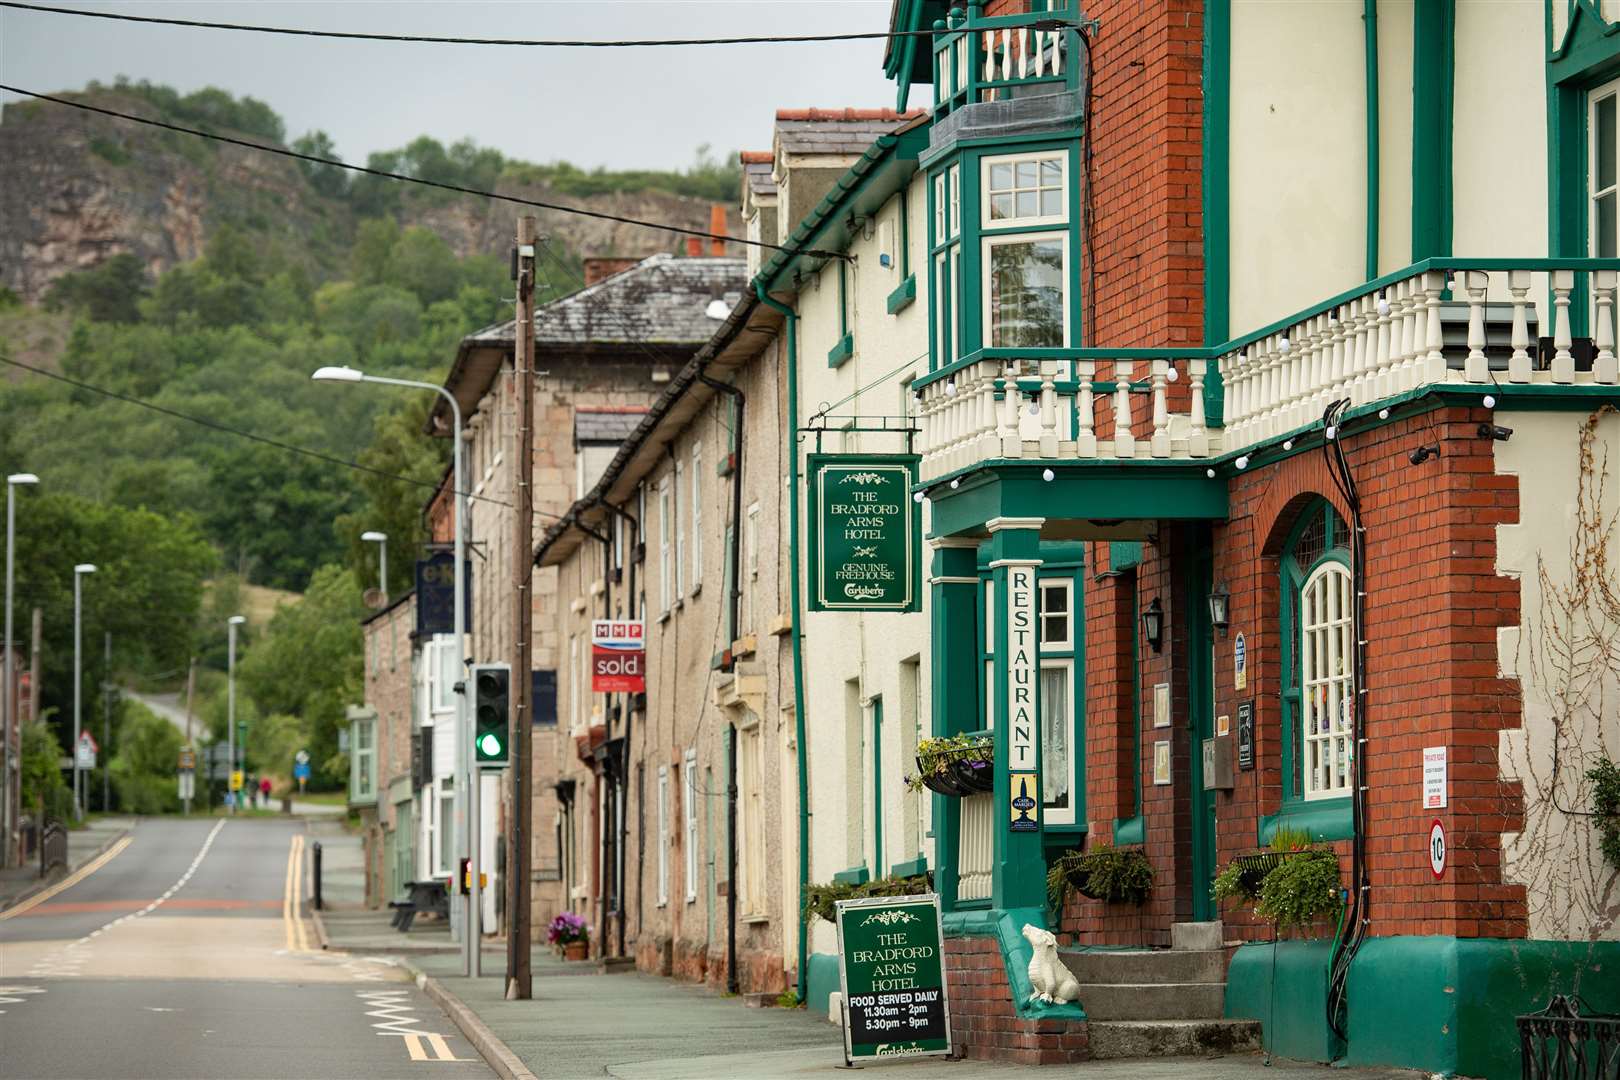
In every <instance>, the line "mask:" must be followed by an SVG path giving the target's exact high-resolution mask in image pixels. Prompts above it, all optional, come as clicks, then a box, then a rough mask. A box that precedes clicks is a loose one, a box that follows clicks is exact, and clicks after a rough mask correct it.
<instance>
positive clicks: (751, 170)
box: [741, 150, 776, 196]
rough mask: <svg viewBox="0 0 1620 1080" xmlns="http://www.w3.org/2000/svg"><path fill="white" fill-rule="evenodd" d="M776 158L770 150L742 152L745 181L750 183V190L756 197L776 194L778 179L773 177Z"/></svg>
mask: <svg viewBox="0 0 1620 1080" xmlns="http://www.w3.org/2000/svg"><path fill="white" fill-rule="evenodd" d="M775 158H776V155H775V154H773V153H772V152H771V151H769V150H744V151H743V152H742V155H741V159H742V170H743V179H745V180H747V181H748V190H749V191H751V192H753V193H754V195H755V196H760V195H775V194H776V177H775V176H774V175H772V172H773V170H774V169H775V164H774V162H775Z"/></svg>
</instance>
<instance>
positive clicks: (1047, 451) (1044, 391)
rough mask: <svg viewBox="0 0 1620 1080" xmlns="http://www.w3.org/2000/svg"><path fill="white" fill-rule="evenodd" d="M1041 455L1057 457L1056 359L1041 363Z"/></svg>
mask: <svg viewBox="0 0 1620 1080" xmlns="http://www.w3.org/2000/svg"><path fill="white" fill-rule="evenodd" d="M1040 367H1041V457H1043V458H1053V457H1057V450H1058V433H1057V387H1056V386H1054V385H1053V379H1054V378H1055V377H1056V375H1057V361H1056V360H1042V361H1041V364H1040Z"/></svg>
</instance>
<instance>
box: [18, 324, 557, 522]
mask: <svg viewBox="0 0 1620 1080" xmlns="http://www.w3.org/2000/svg"><path fill="white" fill-rule="evenodd" d="M0 363H5V364H10V365H11V366H12V367H15V368H22V369H23V370H24V371H31V372H33V373H34V374H35V375H43V376H45V378H47V379H55V380H56V381H57V382H61V383H66V384H67V385H69V386H71V387H74V388H76V389H79V390H88V391H89V392H90V393H92V394H100V395H102V396H103V397H109V398H112V399H113V400H114V401H122V402H124V403H126V404H129V405H138V406H140V407H141V408H143V409H150V410H152V411H153V412H155V413H162V414H163V415H164V416H169V417H173V418H174V419H176V420H184V421H186V422H187V423H188V424H196V425H198V426H199V427H205V428H209V429H211V430H213V431H218V432H221V433H222V434H226V435H235V436H237V437H238V438H242V439H248V440H250V441H252V442H256V443H263V444H264V445H265V446H272V447H275V448H276V449H277V450H285V451H287V452H288V453H291V454H301V455H303V456H304V457H309V458H314V459H315V460H317V461H324V462H326V463H327V464H328V465H341V466H343V467H344V468H346V469H354V470H356V471H358V472H363V473H370V474H371V475H373V476H380V477H382V478H383V479H385V480H398V481H400V482H401V483H406V484H412V485H414V486H416V487H423V488H431V489H432V490H434V491H438V490H439V488H440V486H441V485H440V484H439V483H436V482H434V481H432V480H414V479H412V478H411V477H409V476H401V475H400V474H398V473H391V472H388V471H386V470H384V469H375V468H372V467H371V466H370V465H362V464H360V463H359V462H358V461H349V460H347V459H346V458H340V457H334V456H333V455H331V454H323V453H321V452H320V451H319V450H311V449H309V448H307V447H303V446H294V445H293V444H291V443H284V442H280V441H278V440H276V439H271V438H267V437H265V436H263V435H255V434H254V433H253V432H251V431H243V430H242V429H240V428H233V427H230V426H229V425H227V424H221V423H220V422H219V421H217V420H208V419H205V418H203V417H200V416H192V415H191V414H190V413H183V412H179V411H178V410H175V409H170V408H167V407H166V406H163V405H157V404H154V403H152V402H150V401H145V400H143V399H141V398H138V397H131V396H130V395H128V394H121V393H119V392H118V391H116V390H108V389H106V388H104V387H100V386H96V385H95V384H93V383H87V382H81V381H79V380H78V379H74V378H70V377H68V376H66V375H62V374H59V373H57V372H54V371H47V370H45V369H44V368H40V367H35V366H34V365H32V364H25V363H23V362H22V361H21V360H13V359H12V358H11V357H9V356H0ZM454 494H458V495H464V496H466V498H468V499H470V500H476V501H478V502H485V503H490V504H492V505H495V506H506V507H510V506H511V503H507V502H503V501H502V500H500V499H492V498H490V497H489V496H487V495H474V494H472V493H471V492H454ZM535 516H536V517H545V518H555V517H556V515H555V514H545V513H541V512H540V511H538V510H537V511H535Z"/></svg>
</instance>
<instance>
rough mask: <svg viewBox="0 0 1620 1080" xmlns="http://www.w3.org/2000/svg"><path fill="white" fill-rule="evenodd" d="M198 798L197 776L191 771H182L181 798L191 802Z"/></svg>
mask: <svg viewBox="0 0 1620 1080" xmlns="http://www.w3.org/2000/svg"><path fill="white" fill-rule="evenodd" d="M196 796H197V774H196V773H195V772H193V771H192V770H190V769H181V770H180V798H181V799H182V800H186V801H190V800H191V799H194V798H196Z"/></svg>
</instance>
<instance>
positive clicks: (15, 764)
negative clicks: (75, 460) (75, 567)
mask: <svg viewBox="0 0 1620 1080" xmlns="http://www.w3.org/2000/svg"><path fill="white" fill-rule="evenodd" d="M37 483H39V477H37V476H35V475H34V474H33V473H25V472H20V473H12V474H11V475H10V476H8V477H6V636H5V638H4V640H0V647H3V648H4V649H5V652H6V659H5V681H4V682H3V683H0V702H3V704H0V866H10V865H11V863H12V856H13V855H14V853H15V852H16V849H17V844H16V831H17V814H16V813H15V812H14V811H13V802H14V800H15V799H17V797H18V796H19V795H20V794H21V791H22V763H21V760H20V758H21V750H22V740H21V739H20V738H18V739H16V741H15V742H16V746H17V748H18V754H17V756H16V757H13V755H12V753H11V747H12V745H13V732H12V728H14V727H16V725H17V717H16V715H15V714H16V711H17V706H16V689H15V687H16V683H15V681H14V680H13V679H12V674H11V670H12V669H11V665H12V656H11V650H12V642H11V585H12V563H13V562H14V561H15V560H16V554H17V507H16V505H15V492H16V489H17V488H18V487H19V486H20V485H23V484H37ZM13 773H15V774H16V776H15V777H13V776H12V774H13Z"/></svg>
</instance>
